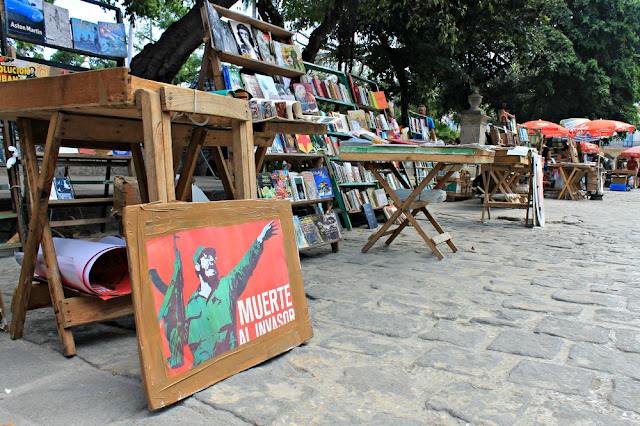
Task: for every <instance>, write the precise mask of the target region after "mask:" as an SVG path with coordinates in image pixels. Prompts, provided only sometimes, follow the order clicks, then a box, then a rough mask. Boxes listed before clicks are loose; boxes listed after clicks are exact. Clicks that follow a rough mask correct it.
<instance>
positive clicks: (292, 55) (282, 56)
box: [274, 43, 304, 72]
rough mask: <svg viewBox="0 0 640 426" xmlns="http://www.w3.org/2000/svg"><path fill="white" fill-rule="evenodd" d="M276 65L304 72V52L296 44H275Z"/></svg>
mask: <svg viewBox="0 0 640 426" xmlns="http://www.w3.org/2000/svg"><path fill="white" fill-rule="evenodd" d="M274 50H275V53H276V63H277V64H278V65H279V66H281V67H286V68H291V69H294V70H298V71H302V72H304V64H303V63H302V50H300V46H297V45H294V44H285V43H274Z"/></svg>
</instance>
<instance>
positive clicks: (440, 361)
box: [416, 346, 502, 377]
mask: <svg viewBox="0 0 640 426" xmlns="http://www.w3.org/2000/svg"><path fill="white" fill-rule="evenodd" d="M500 361H502V359H501V358H500V357H498V356H495V355H492V354H489V353H486V352H471V351H469V350H466V349H460V348H457V347H455V346H438V347H436V348H433V349H431V350H429V351H428V352H427V353H425V354H424V355H423V356H422V357H420V358H418V360H416V365H419V366H421V367H432V368H437V369H440V370H445V371H450V372H452V373H457V374H466V375H470V376H478V377H479V376H484V375H486V374H487V372H489V371H491V370H492V369H494V368H495V367H496V366H497V365H498V364H500Z"/></svg>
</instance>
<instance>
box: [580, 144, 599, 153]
mask: <svg viewBox="0 0 640 426" xmlns="http://www.w3.org/2000/svg"><path fill="white" fill-rule="evenodd" d="M580 151H582V152H586V153H588V154H593V153H596V152H598V151H600V147H599V146H598V145H597V144H595V143H591V142H580Z"/></svg>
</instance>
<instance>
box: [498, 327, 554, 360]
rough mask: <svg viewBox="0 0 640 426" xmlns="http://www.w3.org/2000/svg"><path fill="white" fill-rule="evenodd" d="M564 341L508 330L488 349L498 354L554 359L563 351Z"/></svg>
mask: <svg viewBox="0 0 640 426" xmlns="http://www.w3.org/2000/svg"><path fill="white" fill-rule="evenodd" d="M562 345H563V341H562V339H559V338H557V337H552V336H546V335H542V334H534V333H531V332H526V331H519V330H506V331H503V332H502V333H500V335H499V336H498V337H497V338H496V339H495V340H494V341H493V342H491V344H490V345H489V346H488V347H487V349H489V350H492V351H498V352H506V353H510V354H515V355H524V356H530V357H534V358H544V359H552V358H553V357H554V356H555V355H556V354H557V353H558V352H560V350H561V349H562Z"/></svg>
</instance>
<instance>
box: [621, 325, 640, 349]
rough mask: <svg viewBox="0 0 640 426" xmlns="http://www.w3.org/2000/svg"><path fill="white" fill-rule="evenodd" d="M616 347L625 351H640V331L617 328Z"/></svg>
mask: <svg viewBox="0 0 640 426" xmlns="http://www.w3.org/2000/svg"><path fill="white" fill-rule="evenodd" d="M616 348H618V349H620V350H621V351H625V352H635V353H640V331H636V330H616Z"/></svg>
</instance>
